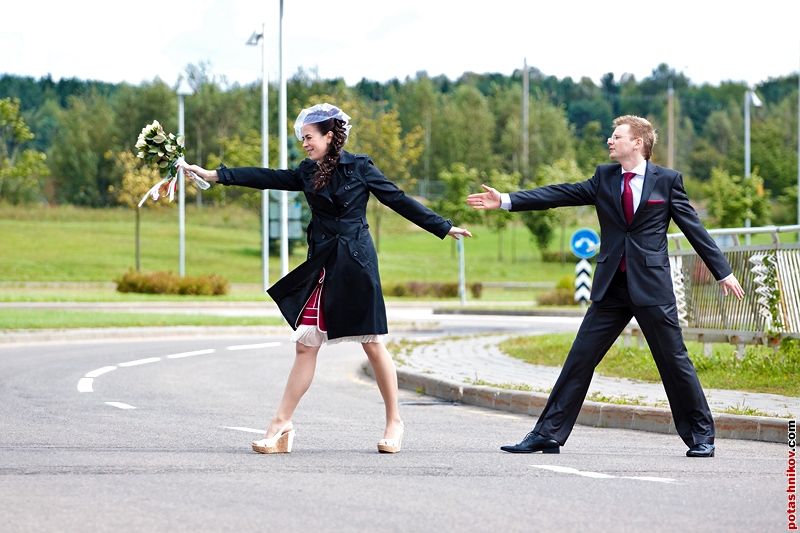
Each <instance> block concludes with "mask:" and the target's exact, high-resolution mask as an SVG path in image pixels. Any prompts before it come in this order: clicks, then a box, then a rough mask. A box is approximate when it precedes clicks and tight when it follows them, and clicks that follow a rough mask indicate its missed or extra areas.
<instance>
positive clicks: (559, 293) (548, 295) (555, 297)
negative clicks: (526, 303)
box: [538, 289, 578, 305]
mask: <svg viewBox="0 0 800 533" xmlns="http://www.w3.org/2000/svg"><path fill="white" fill-rule="evenodd" d="M538 303H539V305H577V304H578V302H576V301H575V290H574V289H553V290H552V291H548V292H545V293H543V294H542V295H540V296H539V298H538Z"/></svg>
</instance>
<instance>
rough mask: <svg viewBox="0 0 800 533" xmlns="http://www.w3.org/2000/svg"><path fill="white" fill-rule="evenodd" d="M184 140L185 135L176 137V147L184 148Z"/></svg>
mask: <svg viewBox="0 0 800 533" xmlns="http://www.w3.org/2000/svg"><path fill="white" fill-rule="evenodd" d="M185 138H186V136H185V135H178V138H177V139H176V141H177V143H178V146H180V147H181V148H183V146H184V144H183V141H184V139H185Z"/></svg>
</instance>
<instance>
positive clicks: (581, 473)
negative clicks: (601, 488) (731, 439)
mask: <svg viewBox="0 0 800 533" xmlns="http://www.w3.org/2000/svg"><path fill="white" fill-rule="evenodd" d="M531 466H532V467H534V468H542V469H544V470H552V471H553V472H561V473H562V474H575V475H577V476H583V477H591V478H595V479H638V480H641V481H656V482H659V483H677V482H676V481H675V480H674V479H670V478H666V477H645V476H642V477H638V476H612V475H610V474H601V473H600V472H585V471H582V470H578V469H576V468H570V467H568V466H557V465H531Z"/></svg>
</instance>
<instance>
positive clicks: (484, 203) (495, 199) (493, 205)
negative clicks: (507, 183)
mask: <svg viewBox="0 0 800 533" xmlns="http://www.w3.org/2000/svg"><path fill="white" fill-rule="evenodd" d="M481 187H482V188H483V190H484V191H486V192H482V193H477V194H470V195H469V196H467V203H468V204H469V205H471V206H472V209H497V208H498V207H500V193H499V192H497V190H496V189H492V188H491V187H489V186H488V185H481Z"/></svg>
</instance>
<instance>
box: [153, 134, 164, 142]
mask: <svg viewBox="0 0 800 533" xmlns="http://www.w3.org/2000/svg"><path fill="white" fill-rule="evenodd" d="M166 140H167V137H166V136H165V135H164V133H163V132H159V133H158V135H156V136H155V137H153V142H155V143H158V144H163V143H164V141H166Z"/></svg>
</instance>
